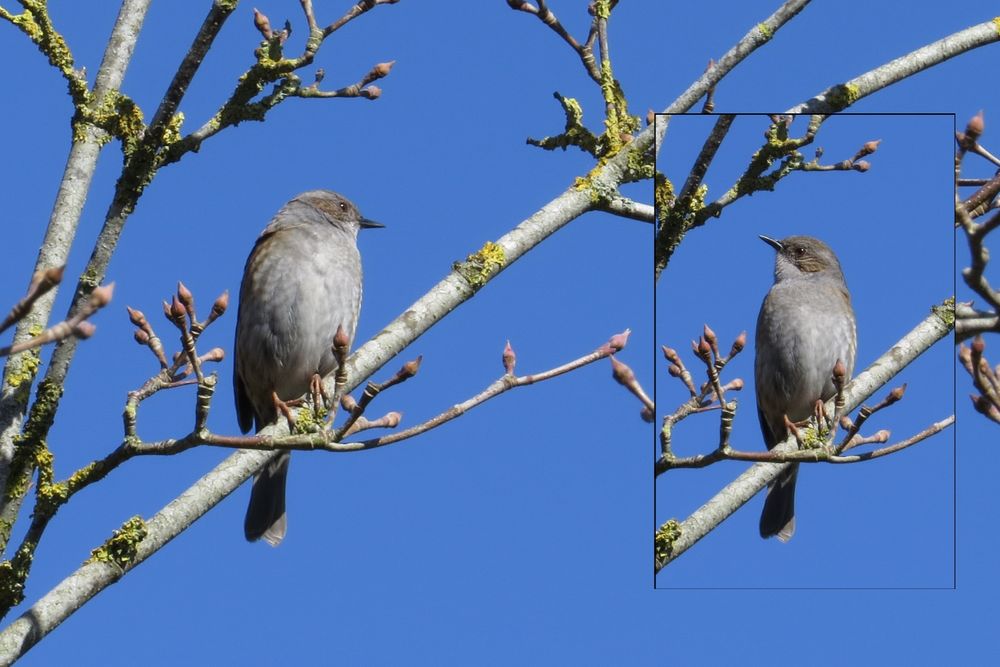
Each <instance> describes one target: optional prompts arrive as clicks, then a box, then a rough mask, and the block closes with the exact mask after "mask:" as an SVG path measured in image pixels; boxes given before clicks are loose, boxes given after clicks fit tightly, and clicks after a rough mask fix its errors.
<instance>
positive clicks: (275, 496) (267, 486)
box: [243, 452, 292, 547]
mask: <svg viewBox="0 0 1000 667" xmlns="http://www.w3.org/2000/svg"><path fill="white" fill-rule="evenodd" d="M291 458H292V457H291V455H290V454H288V453H287V452H285V453H283V454H280V455H278V457H277V458H275V459H273V460H272V461H270V462H269V463H268V464H267V465H266V466H264V468H263V469H262V470H261V471H260V472H259V473H257V476H256V477H255V478H254V480H253V489H252V490H251V491H250V505H249V506H248V507H247V515H246V519H244V520H243V533H244V534H245V535H246V538H247V540H248V541H250V542H256V541H257V540H259V539H261V538H264V541H265V542H267V543H268V544H270V545H271V546H272V547H276V546H278V545H279V544H280V543H281V540H283V539H285V530H286V528H287V522H286V520H285V480H286V479H287V478H288V462H289V461H291Z"/></svg>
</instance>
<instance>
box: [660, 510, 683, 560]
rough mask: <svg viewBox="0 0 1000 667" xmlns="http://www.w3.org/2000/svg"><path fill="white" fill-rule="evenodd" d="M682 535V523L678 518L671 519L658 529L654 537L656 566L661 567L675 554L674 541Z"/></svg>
mask: <svg viewBox="0 0 1000 667" xmlns="http://www.w3.org/2000/svg"><path fill="white" fill-rule="evenodd" d="M680 536H681V524H680V523H679V522H678V521H677V519H670V520H669V521H667V522H666V523H664V524H663V525H662V526H660V527H659V528H658V529H657V530H656V535H655V537H654V538H653V557H654V558H655V560H656V568H657V569H660V568H661V567H663V566H664V565H665V564H666V562H667V561H668V560H669V559H670V557H671V556H673V554H674V542H676V541H677V540H678V539H679V538H680Z"/></svg>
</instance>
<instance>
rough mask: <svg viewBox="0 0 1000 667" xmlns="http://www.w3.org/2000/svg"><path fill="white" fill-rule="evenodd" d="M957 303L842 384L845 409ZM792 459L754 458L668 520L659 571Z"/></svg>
mask: <svg viewBox="0 0 1000 667" xmlns="http://www.w3.org/2000/svg"><path fill="white" fill-rule="evenodd" d="M953 308H954V301H953V299H948V300H946V301H945V302H944V304H942V305H941V306H936V307H934V308H933V309H932V310H933V312H932V313H931V314H930V315H928V316H927V317H926V318H925V319H924V320H923V321H922V322H920V323H919V324H917V326H916V327H914V328H913V329H912V330H911V331H910V332H909V333H907V334H906V335H905V336H903V338H901V339H900V340H899V341H898V342H897V343H896V344H895V345H893V346H892V348H891V349H889V350H888V351H887V352H886V353H885V354H883V355H882V356H881V357H879V358H878V359H876V360H875V362H873V363H872V364H871V365H870V366H869V367H868V368H866V369H865V370H864V371H863V372H862V373H860V374H859V375H858V376H857V377H855V378H854V380H853V381H852V382H851V383H850V384H849V385H847V386H846V387H845V388H844V400H845V407H846V409H847V410H853V409H854V408H856V407H857V406H858V405H860V404H861V402H862V401H863V400H865V399H866V398H868V397H869V396H871V395H872V394H873V393H874V392H875V391H876V390H878V388H879V387H882V386H883V385H885V384H886V383H887V382H888V381H889V380H891V379H892V378H893V377H895V376H896V375H897V374H898V373H899V372H900V371H902V370H903V369H904V368H905V367H906V366H907V365H909V364H910V362H912V361H913V360H914V359H916V358H917V357H919V356H920V355H921V354H923V353H924V352H925V351H926V350H927V349H929V348H930V347H931V346H932V345H933V344H934V343H936V342H938V341H939V340H942V339H943V338H945V337H946V336H947V335H948V333H949V332H950V331H951V330H952V328H953V327H954V310H953ZM826 410H827V412H828V413H831V414H832V413H833V411H834V405H833V400H832V399H831V400H830V401H827V405H826ZM945 421H947V420H945ZM942 423H943V422H942ZM942 428H943V426H942ZM911 444H912V443H911ZM797 448H798V444H797V443H796V441H795V437H794V436H789V437H788V438H787V439H786V440H785V441H784V442H782V443H779V444H778V445H777V446H776V447H775V448H774V450H773V451H777V452H791V451H795V450H796V449H797ZM788 465H789V464H787V463H757V464H754V465H753V466H751V467H750V468H749V469H748V470H747V471H746V472H744V473H743V474H742V475H740V476H739V477H737V478H736V479H735V480H734V481H733V482H731V483H730V484H729V485H727V486H726V487H725V488H724V489H722V490H721V491H719V493H717V494H716V495H715V496H714V497H713V498H711V499H710V500H709V501H708V502H706V503H705V504H704V505H702V506H701V507H700V508H698V509H697V510H696V511H695V512H694V513H693V514H691V516H689V517H688V518H687V519H685V520H684V521H683V522H681V523H679V524H678V523H677V522H667V523H666V524H664V526H663V527H661V529H660V532H661V533H662V534H663V535H662V536H663V537H665V536H666V535H667V534H668V533H669V536H670V539H669V543H668V544H666V545H664V547H663V549H662V552H661V557H659V558H657V559H656V562H655V571H656V572H659V571H660V570H661V569H662V568H664V567H666V566H667V565H669V564H670V563H671V562H673V561H674V560H675V559H676V558H677V557H678V556H680V555H681V554H683V553H684V552H685V551H687V550H688V549H689V548H691V547H692V546H694V544H695V543H697V542H698V540H700V539H701V538H703V537H704V536H705V535H707V534H708V533H710V532H711V531H712V530H714V529H715V527H716V526H718V525H719V524H720V523H722V522H723V521H724V520H725V519H726V518H728V517H729V516H730V515H731V514H733V513H734V512H735V511H736V510H738V509H739V508H740V507H742V506H743V505H744V504H746V502H747V501H749V500H750V499H751V498H753V497H754V496H755V495H756V494H757V492H759V491H760V490H761V489H763V488H764V487H765V486H767V485H768V483H770V482H772V481H773V480H774V479H776V478H777V477H778V475H779V474H780V473H781V472H782V471H783V470H785V468H787V467H788ZM660 538H661V535H658V539H657V541H658V543H659V542H661V541H662V540H661V539H660ZM658 546H659V545H658Z"/></svg>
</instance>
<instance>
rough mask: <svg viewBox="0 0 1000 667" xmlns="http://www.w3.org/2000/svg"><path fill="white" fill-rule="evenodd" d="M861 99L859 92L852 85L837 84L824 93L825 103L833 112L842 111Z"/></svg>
mask: <svg viewBox="0 0 1000 667" xmlns="http://www.w3.org/2000/svg"><path fill="white" fill-rule="evenodd" d="M859 99H861V90H860V89H859V88H858V87H857V86H856V85H855V84H853V83H838V84H837V85H835V86H831V87H830V89H829V90H827V92H826V102H827V104H829V105H830V106H831V107H832V108H833V110H834V111H842V110H843V109H846V108H847V107H849V106H851V105H852V104H854V103H855V102H857V101H858V100H859Z"/></svg>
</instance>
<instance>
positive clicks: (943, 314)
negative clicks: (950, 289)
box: [931, 296, 955, 329]
mask: <svg viewBox="0 0 1000 667" xmlns="http://www.w3.org/2000/svg"><path fill="white" fill-rule="evenodd" d="M931 312H933V313H934V314H935V315H937V316H938V319H940V320H941V322H943V323H944V325H945V326H946V327H948V328H949V329H953V328H954V327H955V297H954V296H949V297H948V298H947V299H945V300H944V301H942V302H941V303H940V304H938V305H936V306H931Z"/></svg>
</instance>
